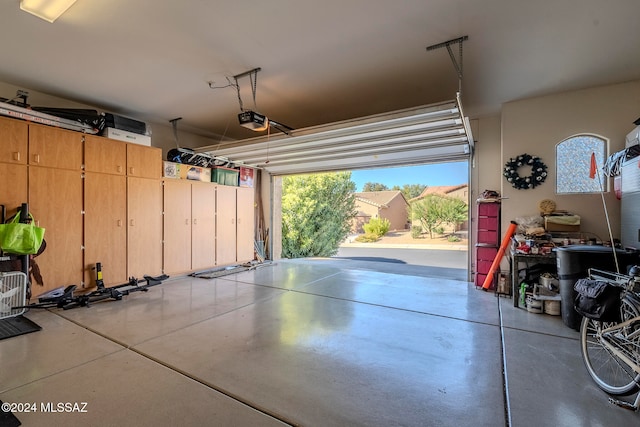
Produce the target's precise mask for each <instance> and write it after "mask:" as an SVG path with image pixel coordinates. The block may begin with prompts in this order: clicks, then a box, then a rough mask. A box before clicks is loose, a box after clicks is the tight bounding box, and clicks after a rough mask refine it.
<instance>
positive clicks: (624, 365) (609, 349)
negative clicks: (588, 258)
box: [580, 269, 640, 411]
mask: <svg viewBox="0 0 640 427" xmlns="http://www.w3.org/2000/svg"><path fill="white" fill-rule="evenodd" d="M636 271H639V272H640V270H636ZM630 273H631V274H634V275H633V276H631V275H624V274H619V273H612V272H608V271H602V270H596V269H590V270H589V278H590V279H593V280H602V281H605V282H607V283H608V284H610V285H613V286H615V287H618V288H621V289H620V304H619V310H620V316H619V320H616V321H613V322H606V321H600V320H596V319H592V318H589V317H583V319H582V324H581V326H580V347H581V352H582V360H583V361H584V364H585V366H586V368H587V371H588V372H589V375H590V376H591V378H592V379H593V381H594V382H595V383H596V384H597V385H598V387H600V389H602V390H603V391H605V392H606V393H608V394H609V395H612V396H629V395H632V394H633V393H638V392H639V391H640V275H636V274H635V273H634V271H633V270H632V271H631V272H630ZM609 402H610V403H613V404H615V405H618V406H620V407H623V408H625V409H631V410H633V411H637V410H638V407H639V406H640V393H638V394H637V395H636V398H635V401H634V402H633V403H629V402H626V401H623V400H620V399H618V398H614V397H609Z"/></svg>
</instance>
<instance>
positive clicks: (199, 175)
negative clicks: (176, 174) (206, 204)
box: [180, 164, 211, 182]
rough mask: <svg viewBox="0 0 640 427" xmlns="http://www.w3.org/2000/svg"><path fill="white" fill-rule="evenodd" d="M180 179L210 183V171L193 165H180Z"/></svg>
mask: <svg viewBox="0 0 640 427" xmlns="http://www.w3.org/2000/svg"><path fill="white" fill-rule="evenodd" d="M180 178H182V179H191V180H194V181H203V182H211V169H209V168H203V167H200V166H193V165H186V164H182V165H180Z"/></svg>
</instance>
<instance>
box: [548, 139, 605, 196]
mask: <svg viewBox="0 0 640 427" xmlns="http://www.w3.org/2000/svg"><path fill="white" fill-rule="evenodd" d="M608 145H609V141H608V140H606V139H604V138H601V137H599V136H596V135H587V134H583V135H574V136H571V137H569V138H567V139H565V140H564V141H562V142H560V143H558V145H556V193H557V194H580V193H599V192H600V191H607V190H608V188H607V180H606V177H605V175H604V173H602V166H603V165H604V162H605V156H606V153H607V146H608ZM592 154H594V157H595V167H596V169H597V171H596V172H595V176H594V178H591V177H590V175H591V170H592V160H591V157H592Z"/></svg>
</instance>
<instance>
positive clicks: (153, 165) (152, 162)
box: [127, 144, 162, 179]
mask: <svg viewBox="0 0 640 427" xmlns="http://www.w3.org/2000/svg"><path fill="white" fill-rule="evenodd" d="M127 175H128V176H137V177H141V178H158V179H159V178H161V177H162V150H161V149H160V148H155V147H147V146H144V145H138V144H127Z"/></svg>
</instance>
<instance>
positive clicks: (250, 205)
mask: <svg viewBox="0 0 640 427" xmlns="http://www.w3.org/2000/svg"><path fill="white" fill-rule="evenodd" d="M236 194H237V198H236V209H237V221H236V227H237V228H236V240H237V247H236V261H237V262H248V261H251V260H253V258H254V243H253V241H254V239H255V237H254V233H255V223H254V221H255V206H254V204H255V202H254V198H255V197H254V191H253V188H244V187H238V188H237V193H236Z"/></svg>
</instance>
